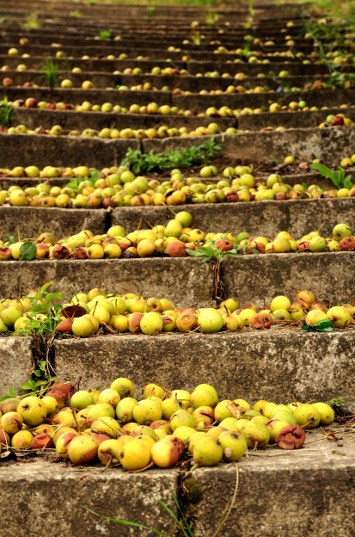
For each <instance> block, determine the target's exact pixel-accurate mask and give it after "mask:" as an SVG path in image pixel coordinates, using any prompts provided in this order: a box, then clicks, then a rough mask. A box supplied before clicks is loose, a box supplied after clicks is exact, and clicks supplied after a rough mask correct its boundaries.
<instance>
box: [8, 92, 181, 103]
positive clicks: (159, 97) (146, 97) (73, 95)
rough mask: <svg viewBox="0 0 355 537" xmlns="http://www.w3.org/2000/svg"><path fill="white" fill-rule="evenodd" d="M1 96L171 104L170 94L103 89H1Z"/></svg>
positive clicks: (73, 101) (67, 101)
mask: <svg viewBox="0 0 355 537" xmlns="http://www.w3.org/2000/svg"><path fill="white" fill-rule="evenodd" d="M2 95H6V97H7V98H8V99H9V100H11V101H13V100H15V99H26V98H27V97H34V98H35V99H37V100H39V101H41V100H44V101H49V102H52V101H62V102H66V103H81V102H82V101H85V100H89V101H91V102H93V103H97V104H103V103H105V102H106V101H109V102H110V103H112V104H120V105H121V106H125V107H127V106H130V105H131V104H134V103H136V102H137V100H139V101H140V102H146V103H150V102H152V101H154V102H156V103H158V104H159V106H161V105H162V104H171V98H170V93H169V92H165V91H143V92H137V91H118V90H115V89H113V88H110V89H108V90H103V89H94V88H93V89H90V90H84V89H81V88H72V89H63V88H54V89H53V90H50V89H49V88H47V87H40V88H31V87H30V88H21V87H17V88H16V87H7V88H2Z"/></svg>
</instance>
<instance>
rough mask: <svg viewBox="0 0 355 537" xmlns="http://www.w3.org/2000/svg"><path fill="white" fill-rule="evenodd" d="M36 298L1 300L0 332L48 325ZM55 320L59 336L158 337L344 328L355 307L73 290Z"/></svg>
mask: <svg viewBox="0 0 355 537" xmlns="http://www.w3.org/2000/svg"><path fill="white" fill-rule="evenodd" d="M39 296H40V295H38V294H37V293H36V291H31V292H29V293H28V294H27V295H26V296H22V297H20V298H13V299H10V298H8V299H3V300H1V301H0V333H3V334H6V333H10V332H14V333H15V335H23V334H24V335H26V334H29V333H31V326H32V325H31V323H32V321H33V320H35V321H36V325H38V323H43V324H44V323H46V322H47V320H48V312H46V311H43V312H41V310H40V307H41V297H39ZM37 297H39V298H37ZM56 319H57V325H56V327H55V331H56V332H57V334H58V335H60V334H63V335H64V334H66V335H74V336H76V337H89V336H92V335H95V334H102V333H111V334H122V333H128V334H129V333H131V334H146V335H157V334H161V333H171V332H182V333H191V332H196V331H199V332H202V333H204V334H209V333H217V332H221V331H231V332H233V331H236V330H244V331H245V330H251V329H261V330H265V329H269V328H271V327H273V328H275V327H277V326H290V327H293V328H299V327H301V326H303V325H306V326H309V327H313V328H314V329H317V327H318V324H319V323H322V322H323V321H327V324H328V325H329V327H330V328H331V327H333V328H338V329H344V328H349V327H351V326H353V325H354V323H355V306H354V304H352V303H348V304H342V305H336V306H332V307H329V306H328V305H325V304H324V303H322V302H318V301H317V298H316V296H315V294H314V293H313V292H312V291H309V290H301V291H298V293H297V297H296V299H295V300H294V301H293V302H292V301H291V300H290V298H288V297H287V296H285V295H278V296H276V297H274V298H273V300H272V301H271V302H270V304H269V305H266V304H263V306H262V307H258V306H257V305H256V304H254V303H247V304H239V300H238V298H236V297H230V298H228V299H226V300H224V301H222V302H221V303H220V305H219V307H215V308H212V307H210V308H194V307H188V308H184V307H175V306H174V304H173V303H172V302H171V300H169V299H168V298H160V299H158V298H156V297H149V298H144V297H143V296H142V295H136V294H135V293H126V294H125V295H115V294H109V293H105V292H104V291H102V290H101V289H99V288H94V289H91V290H90V291H89V292H88V293H83V292H80V293H76V294H75V295H74V296H73V297H72V299H71V301H70V302H69V303H67V304H63V307H62V309H61V314H60V315H59V314H58V315H57V316H56Z"/></svg>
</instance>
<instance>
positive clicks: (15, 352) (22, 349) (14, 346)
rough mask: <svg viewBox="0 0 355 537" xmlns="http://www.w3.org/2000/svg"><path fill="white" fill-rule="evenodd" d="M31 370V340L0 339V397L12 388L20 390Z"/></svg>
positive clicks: (19, 338)
mask: <svg viewBox="0 0 355 537" xmlns="http://www.w3.org/2000/svg"><path fill="white" fill-rule="evenodd" d="M31 370H32V349H31V338H29V337H11V336H9V337H0V397H2V396H3V395H5V394H7V393H8V392H9V388H10V386H13V387H14V388H15V390H16V391H17V390H19V388H20V386H21V384H22V383H23V382H25V380H27V379H28V378H29V377H30V376H31Z"/></svg>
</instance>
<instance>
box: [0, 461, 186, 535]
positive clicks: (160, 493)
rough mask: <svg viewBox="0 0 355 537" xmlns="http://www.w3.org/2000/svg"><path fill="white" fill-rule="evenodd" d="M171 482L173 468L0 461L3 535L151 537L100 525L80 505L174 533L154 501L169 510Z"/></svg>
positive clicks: (174, 476)
mask: <svg viewBox="0 0 355 537" xmlns="http://www.w3.org/2000/svg"><path fill="white" fill-rule="evenodd" d="M176 481H177V471H176V470H169V471H164V470H150V471H149V472H145V473H138V474H134V473H133V474H131V473H128V472H125V471H123V470H122V469H109V470H106V471H104V468H103V467H99V468H98V467H97V468H95V467H83V466H82V467H80V468H78V467H77V468H76V467H73V466H67V465H66V464H65V463H57V464H55V463H54V462H53V461H51V460H45V459H44V458H43V459H39V460H38V459H34V460H33V459H30V460H26V459H22V461H21V462H17V463H6V462H4V461H3V462H2V464H1V468H0V501H1V503H2V504H3V505H4V506H5V505H6V509H3V510H2V514H1V520H2V527H3V528H4V532H5V533H4V535H5V534H6V537H25V536H26V535H28V531H29V530H28V528H29V527H30V528H31V530H30V533H31V534H32V535H36V534H42V533H45V534H48V535H55V536H59V535H68V536H69V535H70V536H74V535H75V536H77V537H87V536H88V535H92V536H94V537H99V536H100V537H101V536H106V537H128V536H136V535H137V534H138V533H139V535H142V537H144V536H145V537H147V536H151V535H152V532H149V531H141V530H139V531H138V530H137V528H128V527H127V526H122V525H120V524H114V523H112V522H108V521H105V520H103V519H101V518H99V517H96V516H94V515H92V514H91V513H88V512H87V511H86V510H85V508H84V507H88V508H89V509H92V510H94V511H95V512H97V513H99V514H101V515H105V516H109V517H116V518H123V519H126V520H130V521H133V522H139V523H142V524H145V525H147V526H148V527H150V528H154V529H156V530H160V531H163V530H164V531H166V532H167V533H168V534H170V535H173V533H174V528H175V526H174V521H173V520H172V519H171V518H170V517H169V515H168V514H167V513H166V512H165V511H164V509H163V508H162V507H161V506H160V505H159V502H160V501H163V502H165V503H167V504H168V505H169V506H171V507H172V508H173V505H174V501H173V497H172V495H173V493H174V492H175V491H176ZM29 491H31V493H29ZM5 528H6V530H5Z"/></svg>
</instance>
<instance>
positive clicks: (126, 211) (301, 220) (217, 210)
mask: <svg viewBox="0 0 355 537" xmlns="http://www.w3.org/2000/svg"><path fill="white" fill-rule="evenodd" d="M172 211H173V212H174V213H178V212H179V211H188V212H189V213H191V214H192V216H193V227H197V228H201V229H203V230H205V231H214V232H226V231H230V232H232V233H239V232H240V231H244V230H246V231H249V232H250V233H253V234H257V235H266V236H269V237H270V238H272V237H274V236H275V235H276V234H277V233H278V232H279V231H280V230H287V231H288V232H290V233H292V234H294V236H295V237H296V238H299V237H301V236H302V235H304V234H306V233H309V232H310V231H312V230H314V229H321V232H322V234H327V235H329V234H331V232H332V229H333V227H334V225H335V224H336V223H339V222H347V223H348V224H349V225H350V227H351V228H353V229H355V198H343V199H319V200H318V199H317V200H288V201H285V202H279V201H263V202H260V203H259V202H258V203H253V202H248V203H243V202H240V203H216V204H210V203H206V204H203V205H194V204H190V205H180V206H175V207H172V206H170V207H154V206H152V207H150V206H149V207H148V206H146V207H144V212H142V208H141V207H118V208H116V209H114V211H113V213H112V222H113V223H120V224H121V225H123V226H124V228H125V229H126V230H127V231H128V230H129V231H133V230H134V229H137V226H138V224H139V222H140V220H141V218H142V216H143V214H144V221H145V222H149V224H150V225H152V226H154V225H156V224H161V223H164V222H167V221H168V220H170V219H171V218H172Z"/></svg>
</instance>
